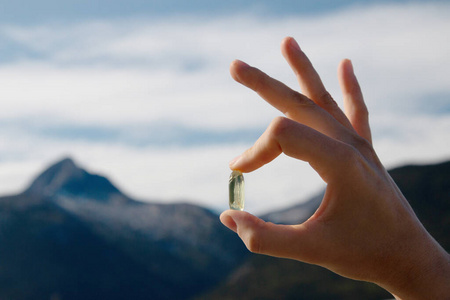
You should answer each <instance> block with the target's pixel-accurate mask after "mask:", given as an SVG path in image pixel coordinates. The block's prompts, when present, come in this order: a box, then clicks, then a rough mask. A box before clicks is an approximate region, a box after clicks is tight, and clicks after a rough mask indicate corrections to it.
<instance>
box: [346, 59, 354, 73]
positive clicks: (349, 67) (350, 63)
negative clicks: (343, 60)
mask: <svg viewBox="0 0 450 300" xmlns="http://www.w3.org/2000/svg"><path fill="white" fill-rule="evenodd" d="M347 61H348V70H349V71H351V72H352V73H354V70H353V63H352V61H351V60H350V59H347Z"/></svg>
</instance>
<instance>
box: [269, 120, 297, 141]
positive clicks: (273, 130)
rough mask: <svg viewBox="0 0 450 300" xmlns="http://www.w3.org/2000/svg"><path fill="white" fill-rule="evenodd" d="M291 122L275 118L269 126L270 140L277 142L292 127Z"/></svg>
mask: <svg viewBox="0 0 450 300" xmlns="http://www.w3.org/2000/svg"><path fill="white" fill-rule="evenodd" d="M292 122H293V121H292V120H290V119H288V118H285V117H281V116H280V117H276V118H275V119H273V120H272V122H271V123H270V125H269V129H268V135H269V139H270V140H276V141H278V140H279V139H280V137H281V136H283V135H285V133H286V132H287V131H289V128H290V127H291V126H292Z"/></svg>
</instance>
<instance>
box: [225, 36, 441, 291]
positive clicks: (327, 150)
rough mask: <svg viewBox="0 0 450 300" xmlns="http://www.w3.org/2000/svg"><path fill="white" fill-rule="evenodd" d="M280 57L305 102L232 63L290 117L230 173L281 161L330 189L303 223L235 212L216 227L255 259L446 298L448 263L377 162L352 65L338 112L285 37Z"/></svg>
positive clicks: (343, 76) (346, 67)
mask: <svg viewBox="0 0 450 300" xmlns="http://www.w3.org/2000/svg"><path fill="white" fill-rule="evenodd" d="M281 50H282V53H283V55H284V57H285V58H286V60H287V62H288V63H289V65H290V66H291V68H292V70H293V71H294V73H295V75H296V76H297V79H298V82H299V84H300V87H301V90H302V94H301V93H298V92H296V91H294V90H292V89H290V88H289V87H287V86H286V85H284V84H283V83H281V82H279V81H277V80H275V79H273V78H271V77H269V76H268V75H266V74H264V73H263V72H261V71H260V70H258V69H256V68H253V67H251V66H248V65H247V64H245V63H243V62H240V61H234V62H233V63H232V65H231V68H230V72H231V75H232V77H233V78H234V79H235V80H236V81H238V82H239V83H241V84H243V85H245V86H247V87H249V88H250V89H252V90H254V91H255V92H257V93H258V94H259V95H260V96H261V97H262V98H263V99H264V100H266V101H267V102H268V103H269V104H271V105H272V106H274V107H275V108H277V109H278V110H280V111H281V112H282V113H284V115H285V116H286V117H278V118H275V119H274V120H273V121H272V122H271V124H270V125H269V127H268V128H267V130H266V131H265V132H264V134H263V135H262V136H261V137H260V138H259V139H258V140H257V141H256V143H255V144H254V145H253V147H251V148H250V149H248V150H247V151H245V152H244V153H243V154H242V155H241V156H239V157H238V158H237V159H235V160H233V161H232V162H231V163H230V168H231V169H237V170H240V171H242V172H252V171H254V170H256V169H258V168H260V167H262V166H263V165H265V164H267V163H269V162H271V161H272V160H273V159H275V158H276V157H277V156H278V155H280V154H281V153H285V154H286V155H288V156H290V157H293V158H295V159H299V160H302V161H307V162H308V163H309V164H310V165H311V166H312V168H314V170H316V171H317V173H318V174H319V175H320V176H321V177H322V179H323V180H324V181H325V182H326V183H327V188H326V192H325V196H324V198H323V200H322V202H321V205H320V207H319V208H318V209H317V211H316V212H315V213H314V214H313V215H312V216H311V217H310V218H309V219H308V220H307V221H305V222H304V223H302V224H299V225H275V224H272V223H268V222H264V221H263V220H261V219H259V218H257V217H255V216H253V215H251V214H249V213H247V212H241V211H232V210H228V211H225V212H224V213H222V215H221V216H220V219H221V221H222V223H223V224H224V225H225V226H227V227H228V228H230V229H231V230H233V231H235V232H236V233H237V234H238V235H239V237H240V238H241V239H242V240H243V242H244V243H245V245H246V246H247V248H248V249H249V250H250V251H252V252H255V253H261V254H267V255H271V256H277V257H285V258H291V259H295V260H300V261H303V262H306V263H311V264H317V265H321V266H323V267H326V268H328V269H330V270H332V271H334V272H336V273H338V274H340V275H342V276H346V277H349V278H353V279H358V280H364V281H371V282H374V283H377V284H378V285H380V286H382V287H384V288H385V289H387V290H388V291H390V292H391V293H393V294H394V295H395V296H396V297H397V298H398V299H400V298H402V299H425V298H427V299H450V290H449V288H448V283H449V282H450V258H449V255H448V253H446V252H445V250H444V249H442V248H441V247H440V246H439V245H438V244H437V242H436V241H435V240H434V239H433V238H432V237H431V236H430V235H429V234H428V233H427V231H426V230H425V229H424V228H423V226H422V225H421V223H420V222H419V220H418V219H417V217H416V216H415V214H414V212H413V210H412V209H411V207H410V206H409V204H408V202H407V200H406V199H405V198H404V196H403V195H402V193H401V192H400V190H399V189H398V188H397V186H396V184H395V183H394V181H393V180H392V179H391V177H390V176H389V174H388V173H387V171H386V170H385V168H384V167H383V165H382V164H381V162H380V161H379V159H378V157H377V155H376V153H375V151H374V149H373V147H372V144H371V133H370V127H369V122H368V112H367V108H366V106H365V104H364V100H363V96H362V93H361V89H360V87H359V84H358V82H357V79H356V77H355V75H354V72H353V67H352V64H351V62H350V61H349V60H343V61H342V62H341V64H340V65H339V68H338V79H339V83H340V86H341V89H342V92H343V98H344V108H345V114H344V112H342V110H341V109H340V108H339V107H338V105H337V104H336V102H335V101H334V100H333V98H332V97H331V95H330V94H329V93H328V92H327V90H326V89H325V87H324V85H323V84H322V81H321V79H320V77H319V75H318V74H317V73H316V71H315V69H314V68H313V66H312V64H311V62H310V61H309V60H308V58H307V57H306V55H305V54H304V53H303V52H302V51H301V49H300V47H299V46H298V44H297V43H296V42H295V40H294V39H292V38H286V39H284V40H283V43H282V47H281ZM299 180H301V179H299ZM433 293H434V294H433Z"/></svg>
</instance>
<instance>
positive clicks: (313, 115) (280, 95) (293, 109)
mask: <svg viewBox="0 0 450 300" xmlns="http://www.w3.org/2000/svg"><path fill="white" fill-rule="evenodd" d="M230 73H231V75H232V76H233V78H234V79H235V80H236V81H238V82H239V83H241V84H243V85H245V86H247V87H248V88H250V89H252V90H254V91H255V92H257V93H258V94H259V95H260V96H261V97H262V98H263V99H264V100H266V101H267V102H268V103H270V104H271V105H272V106H273V107H275V108H276V109H278V110H279V111H281V112H282V113H283V114H285V115H286V116H287V117H288V118H290V119H292V120H295V121H297V122H299V123H302V124H305V125H307V126H309V127H312V128H314V129H316V130H317V131H319V132H321V133H323V134H326V135H328V136H330V137H332V138H335V139H339V140H341V141H347V142H349V141H350V140H348V138H349V136H351V135H352V134H351V133H350V130H349V129H348V128H346V127H344V126H343V125H342V124H341V123H339V122H338V121H337V120H336V119H335V118H334V117H333V116H332V115H330V114H329V113H328V112H327V111H325V110H324V109H323V108H321V107H320V106H318V105H317V104H315V103H314V102H313V101H311V100H310V99H308V98H307V97H306V96H304V95H302V94H300V93H298V92H297V91H294V90H292V89H291V88H289V87H288V86H286V85H285V84H283V83H282V82H280V81H278V80H276V79H274V78H272V77H270V76H268V75H267V74H265V73H264V72H262V71H260V70H259V69H257V68H254V67H251V66H249V65H247V64H246V63H244V62H241V61H239V60H236V61H234V62H233V63H232V64H231V66H230ZM349 133H350V134H349Z"/></svg>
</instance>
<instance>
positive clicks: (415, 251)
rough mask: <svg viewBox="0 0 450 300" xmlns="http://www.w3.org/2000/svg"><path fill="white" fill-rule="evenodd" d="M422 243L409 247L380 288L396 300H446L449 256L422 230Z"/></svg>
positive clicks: (449, 296) (449, 281)
mask: <svg viewBox="0 0 450 300" xmlns="http://www.w3.org/2000/svg"><path fill="white" fill-rule="evenodd" d="M422 233H423V236H422V238H423V239H425V240H426V242H424V240H423V239H422V241H421V242H420V243H411V245H410V247H409V249H407V250H404V251H403V252H404V253H403V254H402V255H401V256H402V258H401V259H399V260H398V261H397V263H395V261H394V262H393V268H394V270H392V272H391V274H390V275H391V276H387V277H386V280H381V282H380V283H379V285H380V286H382V287H384V288H385V289H386V290H388V291H389V292H391V293H392V294H393V295H394V296H395V298H396V299H397V300H406V299H407V300H415V299H417V300H421V299H430V300H433V299H436V300H438V299H439V300H441V299H450V255H449V254H448V253H447V252H446V251H445V250H444V249H443V248H442V247H441V246H440V245H439V244H438V243H437V242H436V241H435V240H434V239H433V238H432V237H431V236H430V235H429V234H428V233H427V232H426V231H425V229H423V232H422Z"/></svg>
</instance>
